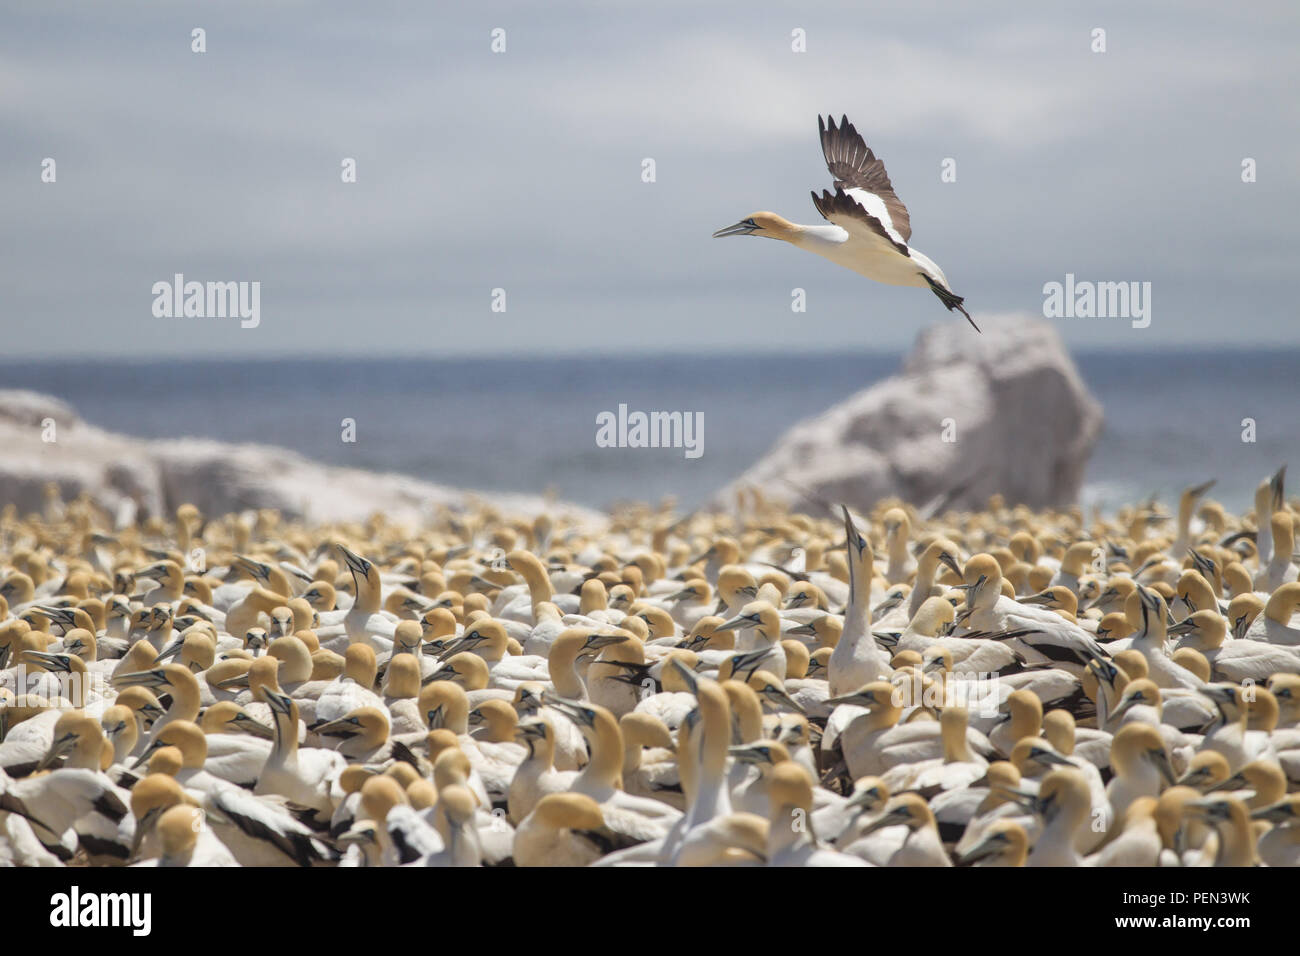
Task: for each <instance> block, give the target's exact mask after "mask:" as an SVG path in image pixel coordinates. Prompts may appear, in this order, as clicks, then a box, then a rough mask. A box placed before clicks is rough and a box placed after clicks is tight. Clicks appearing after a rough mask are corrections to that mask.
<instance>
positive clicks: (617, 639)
mask: <svg viewBox="0 0 1300 956" xmlns="http://www.w3.org/2000/svg"><path fill="white" fill-rule="evenodd" d="M626 640H627V638H626V637H624V636H623V635H622V634H592V635H591V636H590V637H588V638H587V640H586V643H585V645H584V646H586V647H590V648H592V649H593V650H599V649H600V648H605V647H610V646H611V645H613V644H622V643H623V642H624V641H626Z"/></svg>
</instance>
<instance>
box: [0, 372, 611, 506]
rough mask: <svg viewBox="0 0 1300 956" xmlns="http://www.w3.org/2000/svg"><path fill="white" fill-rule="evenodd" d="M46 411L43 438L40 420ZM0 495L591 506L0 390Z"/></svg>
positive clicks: (202, 502) (10, 499)
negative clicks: (123, 419)
mask: <svg viewBox="0 0 1300 956" xmlns="http://www.w3.org/2000/svg"><path fill="white" fill-rule="evenodd" d="M49 420H53V423H54V427H53V433H52V437H53V438H54V440H53V441H46V440H45V439H46V438H47V437H51V433H50V430H49V429H48V428H47V427H46V424H47V423H48V421H49ZM0 449H3V454H0V504H14V505H16V506H17V508H18V510H19V511H20V513H23V514H26V513H28V512H34V511H40V510H41V509H42V507H43V505H44V501H45V494H44V489H45V486H46V485H47V484H48V483H50V482H54V483H55V484H57V485H58V486H59V490H60V493H61V495H62V497H63V499H64V500H65V501H68V500H71V499H73V498H75V497H77V496H78V495H81V494H83V493H85V494H88V495H89V496H90V498H91V499H92V500H93V501H95V502H96V503H97V504H99V505H100V506H101V507H103V508H105V509H106V510H107V511H109V512H110V513H112V514H115V515H122V516H126V517H124V519H123V520H128V519H129V516H131V515H133V514H135V513H137V512H139V513H141V514H142V515H163V516H165V517H168V518H170V517H171V516H172V515H173V514H174V513H175V510H176V508H177V506H179V505H181V504H183V503H185V502H190V503H191V504H193V505H195V506H196V507H198V508H199V510H200V511H202V512H203V513H204V514H208V515H217V514H225V513H227V512H231V511H243V510H246V509H255V508H276V509H279V510H280V511H281V512H283V513H284V514H285V515H286V516H287V517H302V516H306V517H308V518H310V519H311V520H313V521H321V522H334V521H357V520H364V519H365V518H367V517H369V516H370V515H371V514H373V513H375V512H381V513H383V514H384V515H386V516H387V517H388V518H389V519H390V520H392V521H395V522H399V523H408V524H416V523H418V522H420V521H421V520H422V519H424V518H426V517H428V516H429V515H430V513H431V510H430V509H432V508H436V507H438V506H440V505H446V506H448V507H452V508H458V507H463V506H466V505H468V504H470V503H472V502H475V501H487V502H491V503H492V504H493V505H495V506H496V507H498V508H499V509H501V510H502V511H504V512H506V513H508V514H511V515H519V516H525V517H531V516H532V515H535V514H537V513H538V512H540V511H542V510H544V509H547V510H549V511H550V512H551V513H552V514H553V515H557V516H558V515H567V516H570V517H571V518H573V519H574V520H575V521H578V522H581V523H584V524H589V523H590V524H595V523H598V522H602V521H603V516H601V515H600V514H598V513H597V512H595V511H592V510H589V509H586V508H582V507H580V506H578V505H572V504H569V503H566V502H554V503H548V502H547V501H546V500H545V499H543V498H542V497H541V496H539V495H522V494H505V493H497V492H474V491H468V490H465V489H458V488H450V487H447V486H445V485H437V484H433V483H431V482H427V481H421V480H420V479H417V478H411V477H408V476H405V475H396V474H380V473H375V472H368V471H363V470H361V469H357V468H338V467H332V466H328V465H321V464H318V463H316V462H313V461H311V460H309V459H307V458H304V457H303V456H302V455H299V454H297V453H295V452H292V451H287V450H285V449H282V448H274V447H270V446H263V445H252V444H229V443H226V442H218V441H211V440H207V439H197V438H184V439H171V440H161V441H148V440H144V439H139V438H132V437H129V436H126V435H118V434H115V433H113V432H108V431H104V430H103V429H100V428H97V427H95V426H94V425H90V424H87V423H86V422H84V421H83V420H82V419H81V418H80V417H78V415H77V413H76V412H75V411H74V410H73V409H72V408H71V407H70V406H69V405H67V404H66V403H64V402H61V401H59V400H58V399H56V398H53V397H51V396H49V395H41V394H39V393H36V392H22V391H4V390H0Z"/></svg>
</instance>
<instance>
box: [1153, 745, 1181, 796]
mask: <svg viewBox="0 0 1300 956" xmlns="http://www.w3.org/2000/svg"><path fill="white" fill-rule="evenodd" d="M1153 759H1154V760H1155V764H1156V769H1157V770H1159V771H1160V776H1162V777H1164V778H1165V782H1166V783H1168V784H1169V786H1171V787H1172V786H1174V785H1175V783H1176V782H1177V780H1176V777H1175V774H1174V767H1173V764H1171V763H1170V762H1169V754H1167V753H1165V751H1164V750H1159V751H1157V752H1156V753H1155V754H1154V755H1153Z"/></svg>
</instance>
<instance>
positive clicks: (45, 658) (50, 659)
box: [23, 651, 72, 674]
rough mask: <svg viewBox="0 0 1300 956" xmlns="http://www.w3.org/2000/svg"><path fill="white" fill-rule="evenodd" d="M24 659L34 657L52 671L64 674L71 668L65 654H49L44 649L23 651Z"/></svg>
mask: <svg viewBox="0 0 1300 956" xmlns="http://www.w3.org/2000/svg"><path fill="white" fill-rule="evenodd" d="M23 657H24V658H25V659H35V660H37V661H39V662H40V663H41V664H43V665H44V666H45V669H46V670H48V671H50V672H52V673H60V674H66V673H69V672H70V671H71V670H72V667H71V665H70V664H69V663H68V660H67V655H66V654H50V653H48V652H46V651H23Z"/></svg>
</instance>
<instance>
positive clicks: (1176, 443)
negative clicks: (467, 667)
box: [0, 349, 1300, 511]
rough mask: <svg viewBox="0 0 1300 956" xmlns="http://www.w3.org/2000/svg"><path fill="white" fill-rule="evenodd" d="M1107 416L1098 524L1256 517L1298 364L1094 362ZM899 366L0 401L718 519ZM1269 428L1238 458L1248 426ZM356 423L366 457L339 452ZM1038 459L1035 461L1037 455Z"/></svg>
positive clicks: (594, 371)
mask: <svg viewBox="0 0 1300 956" xmlns="http://www.w3.org/2000/svg"><path fill="white" fill-rule="evenodd" d="M1073 357H1074V360H1075V362H1076V363H1077V365H1078V367H1079V369H1080V372H1081V373H1082V375H1083V377H1084V379H1085V380H1086V381H1087V383H1088V386H1089V387H1090V389H1091V390H1092V392H1093V393H1094V394H1095V395H1096V396H1097V397H1098V399H1099V400H1100V401H1101V402H1102V405H1103V406H1104V408H1105V411H1106V425H1105V430H1104V433H1103V434H1102V436H1101V439H1100V440H1099V441H1098V443H1097V446H1096V449H1095V450H1094V453H1093V458H1092V460H1091V462H1090V465H1089V468H1088V472H1087V479H1086V484H1085V488H1084V492H1083V504H1084V505H1085V506H1091V505H1094V504H1095V505H1099V506H1101V507H1103V508H1105V509H1107V510H1110V509H1112V508H1114V507H1116V506H1118V505H1120V504H1124V503H1127V502H1130V501H1133V500H1135V499H1137V498H1146V497H1148V496H1151V495H1158V496H1160V497H1161V499H1162V500H1164V501H1166V502H1169V503H1171V504H1172V503H1173V502H1174V501H1176V497H1177V494H1178V492H1179V490H1180V489H1181V488H1182V487H1184V486H1186V485H1188V484H1193V483H1197V482H1200V481H1203V480H1205V479H1207V478H1210V477H1214V478H1217V479H1218V485H1217V487H1216V488H1215V489H1214V490H1213V491H1212V492H1211V495H1212V496H1213V497H1216V498H1218V499H1219V500H1220V501H1222V502H1223V503H1224V504H1225V505H1227V506H1228V507H1229V508H1231V509H1235V510H1239V511H1240V510H1245V509H1247V508H1249V507H1250V504H1251V492H1252V490H1253V488H1254V486H1255V485H1256V484H1257V483H1258V482H1259V480H1260V479H1261V478H1263V477H1264V476H1265V475H1267V474H1270V473H1271V472H1272V471H1273V470H1274V469H1276V467H1277V466H1278V465H1279V464H1281V463H1283V462H1286V461H1288V460H1292V459H1293V457H1294V455H1295V453H1296V452H1297V450H1300V415H1297V410H1298V409H1300V377H1298V376H1297V371H1298V370H1300V350H1287V349H1273V350H1258V351H1225V350H1215V351H1188V352H1122V353H1120V352H1104V353H1102V352H1098V353H1089V352H1079V353H1076V354H1075V355H1074V356H1073ZM901 360H902V354H901V353H899V354H860V355H852V354H843V353H837V354H834V355H769V356H716V357H700V356H690V357H680V356H647V357H632V358H623V357H617V358H615V357H600V356H597V357H591V358H543V359H533V358H530V359H479V358H474V359H469V358H447V359H417V358H397V359H389V360H379V359H355V360H353V359H305V360H274V359H268V360H204V359H195V360H174V359H173V360H166V361H161V362H149V363H145V362H128V361H103V362H91V361H40V362H31V361H29V362H23V363H21V364H19V363H0V387H3V388H25V389H33V390H36V391H41V392H47V393H51V394H54V395H57V396H58V397H60V398H62V399H64V400H65V401H67V402H69V403H70V404H72V405H73V406H74V407H75V408H76V409H77V411H78V412H79V413H80V414H81V416H82V417H83V418H85V419H86V420H88V421H90V422H92V423H94V424H96V425H99V426H101V427H103V428H107V429H110V430H113V431H118V432H123V433H127V434H132V435H138V436H143V437H151V438H165V437H180V436H187V435H195V436H201V437H207V438H215V439H221V440H224V441H237V442H259V443H263V444H271V445H281V446H285V447H288V448H292V449H294V450H296V451H298V452H301V453H302V454H304V455H306V456H308V457H310V458H314V459H316V460H318V461H322V462H328V463H331V464H337V465H348V466H353V467H359V468H366V469H371V470H375V471H396V472H404V473H406V474H410V475H414V476H417V477H420V478H424V479H427V480H430V481H436V482H440V483H443V484H448V485H457V486H463V487H468V488H478V489H482V490H487V491H493V490H500V491H522V492H540V491H543V490H546V489H553V490H554V491H555V492H556V494H558V495H559V496H560V497H562V498H566V499H569V500H573V501H577V502H580V503H583V504H588V505H592V506H597V507H600V506H605V505H608V504H610V503H612V502H614V501H618V500H626V499H642V500H653V501H657V500H659V499H660V498H661V497H663V496H664V495H665V494H672V495H674V496H675V497H676V498H677V501H678V503H679V504H680V505H681V506H683V507H690V506H693V505H696V504H699V503H700V502H702V501H704V500H706V499H707V498H708V497H709V496H710V495H711V494H712V493H713V492H714V491H715V490H717V489H718V488H719V487H721V486H722V485H724V484H726V483H727V482H728V481H730V480H731V479H732V478H734V477H735V476H737V475H738V474H740V473H741V472H742V471H744V470H745V469H746V468H747V467H748V466H749V465H750V464H752V463H753V462H754V461H755V460H757V459H758V458H759V457H760V456H761V455H763V453H764V452H766V451H767V450H768V448H770V447H771V446H772V444H773V443H774V442H775V441H776V440H777V438H778V437H779V436H780V435H781V434H782V433H783V432H784V431H785V430H786V429H787V428H788V427H789V426H791V425H793V424H795V423H796V422H798V421H800V420H801V419H804V418H806V417H809V416H812V415H815V414H817V413H819V412H821V411H822V410H824V409H826V408H827V407H829V406H830V405H832V404H834V403H835V402H837V401H840V400H841V399H843V398H845V397H847V396H849V395H851V394H852V393H853V392H855V391H857V390H858V389H861V388H865V387H866V386H868V385H870V384H871V383H873V382H875V381H877V380H878V379H880V378H883V377H885V376H888V375H890V374H892V373H893V372H895V371H896V370H897V369H898V367H899V365H900V362H901ZM620 404H623V405H626V406H627V409H628V411H629V412H631V411H638V410H639V411H646V412H649V411H681V412H698V413H702V415H703V433H702V446H701V447H702V451H703V453H702V454H701V455H700V456H699V457H694V458H688V457H687V456H686V454H685V453H684V451H683V449H681V448H602V447H598V446H597V444H596V440H595V436H596V431H597V416H598V415H599V414H600V413H601V412H611V413H613V414H615V415H617V414H618V411H619V405H620ZM1246 418H1250V419H1253V420H1254V422H1255V438H1256V440H1255V441H1254V442H1253V443H1248V442H1243V441H1242V433H1243V424H1242V421H1243V419H1246ZM344 419H352V420H354V421H355V423H356V426H355V430H356V441H355V442H353V443H348V442H344V441H342V440H341V434H342V431H343V425H342V422H343V420H344ZM1032 451H1033V450H1032V449H1026V454H1032Z"/></svg>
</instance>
